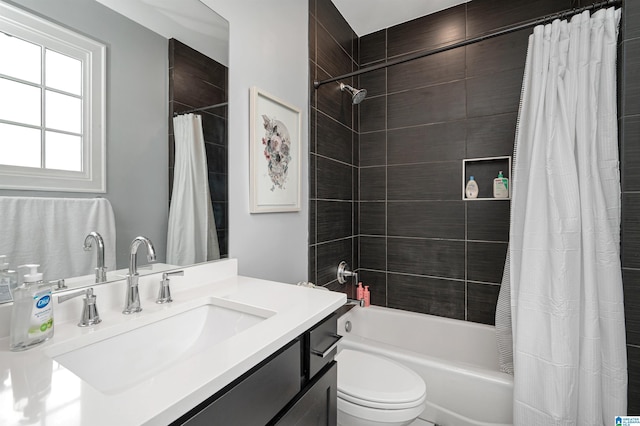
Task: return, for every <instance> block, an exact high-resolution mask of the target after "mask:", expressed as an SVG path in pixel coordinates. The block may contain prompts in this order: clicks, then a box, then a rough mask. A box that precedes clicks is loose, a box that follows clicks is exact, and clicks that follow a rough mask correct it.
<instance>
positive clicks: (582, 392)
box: [508, 8, 627, 426]
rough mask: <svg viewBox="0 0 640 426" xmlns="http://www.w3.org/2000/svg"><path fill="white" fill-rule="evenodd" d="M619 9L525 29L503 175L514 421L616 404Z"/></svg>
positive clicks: (621, 329) (593, 416) (622, 385)
mask: <svg viewBox="0 0 640 426" xmlns="http://www.w3.org/2000/svg"><path fill="white" fill-rule="evenodd" d="M619 21H620V10H617V11H616V10H614V9H613V8H610V9H606V10H604V9H603V10H599V11H598V12H596V13H594V15H593V16H590V15H589V12H584V13H582V14H580V15H576V16H574V17H573V18H572V19H571V21H570V22H567V21H558V20H557V21H555V22H553V23H552V24H549V25H545V26H538V27H536V28H535V29H534V32H533V35H531V37H530V39H529V50H528V55H527V64H526V68H525V76H524V81H523V91H522V99H521V107H520V117H519V123H518V131H517V137H516V152H515V154H514V155H515V165H514V174H513V180H512V189H513V194H512V196H513V199H512V206H511V208H512V214H511V233H510V248H509V252H508V256H509V261H510V282H511V309H512V312H511V313H512V321H513V339H514V343H513V345H514V346H513V347H514V370H515V374H514V424H515V425H563V426H565V425H605V424H613V423H614V416H618V415H624V414H625V413H626V396H627V366H626V346H625V326H624V309H623V293H622V277H621V267H620V253H619V242H620V241H619V240H620V198H621V195H620V179H619V165H618V140H617V137H618V134H617V117H616V40H617V33H618V26H619Z"/></svg>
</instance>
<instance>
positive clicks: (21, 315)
mask: <svg viewBox="0 0 640 426" xmlns="http://www.w3.org/2000/svg"><path fill="white" fill-rule="evenodd" d="M39 266H40V265H22V266H19V268H27V269H29V273H28V274H25V276H24V280H23V283H22V284H20V285H19V286H18V287H16V289H15V290H14V292H13V309H12V310H11V329H10V332H9V349H11V350H12V351H22V350H25V349H29V348H30V347H32V346H35V345H37V344H39V343H42V342H44V341H46V340H48V339H50V338H51V337H52V336H53V299H52V298H51V286H50V285H49V284H48V283H45V282H44V281H43V279H42V273H40V272H38V267H39Z"/></svg>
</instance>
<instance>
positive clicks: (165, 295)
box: [156, 270, 184, 303]
mask: <svg viewBox="0 0 640 426" xmlns="http://www.w3.org/2000/svg"><path fill="white" fill-rule="evenodd" d="M183 275H184V271H183V270H180V271H173V272H163V273H162V281H160V289H159V290H158V299H156V303H171V302H173V299H172V298H171V288H169V283H170V280H169V277H173V276H180V277H181V276H183Z"/></svg>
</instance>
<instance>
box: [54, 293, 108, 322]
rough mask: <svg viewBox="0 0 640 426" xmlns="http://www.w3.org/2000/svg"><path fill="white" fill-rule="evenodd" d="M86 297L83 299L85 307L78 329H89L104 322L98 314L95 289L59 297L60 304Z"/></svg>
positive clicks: (83, 307)
mask: <svg viewBox="0 0 640 426" xmlns="http://www.w3.org/2000/svg"><path fill="white" fill-rule="evenodd" d="M82 295H85V298H84V299H83V302H84V305H83V306H82V317H81V318H80V322H79V323H78V327H88V326H90V325H96V324H99V323H100V322H101V321H102V320H101V319H100V315H99V314H98V307H97V306H96V296H95V295H94V294H93V288H88V289H86V290H80V291H76V292H74V293H69V294H65V295H63V296H58V303H63V302H66V301H67V300H69V299H73V298H75V297H78V296H82Z"/></svg>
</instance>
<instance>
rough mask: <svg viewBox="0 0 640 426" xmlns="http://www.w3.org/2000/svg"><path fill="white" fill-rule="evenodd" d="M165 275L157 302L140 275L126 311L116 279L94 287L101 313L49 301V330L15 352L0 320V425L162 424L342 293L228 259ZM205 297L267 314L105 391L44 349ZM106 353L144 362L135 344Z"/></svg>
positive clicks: (322, 313)
mask: <svg viewBox="0 0 640 426" xmlns="http://www.w3.org/2000/svg"><path fill="white" fill-rule="evenodd" d="M171 282H172V284H171V292H172V296H173V299H174V302H173V303H171V304H168V305H157V304H155V303H154V300H155V296H156V293H157V290H158V283H159V278H158V276H157V275H149V276H145V277H141V278H140V292H141V304H142V307H143V311H142V312H140V313H138V314H134V315H129V316H127V315H123V314H121V313H120V312H121V310H122V300H123V299H124V294H125V293H124V288H125V287H124V282H122V281H121V282H116V283H112V284H107V285H102V286H96V287H94V291H95V294H96V295H97V297H98V308H99V311H100V315H101V317H102V323H100V324H98V325H97V326H94V327H89V328H80V327H77V326H76V323H77V322H78V319H79V317H80V312H81V309H82V308H81V306H82V305H81V303H82V302H81V300H80V299H81V298H76V299H73V300H71V301H68V302H65V303H64V304H61V305H58V304H57V303H56V304H55V305H54V313H55V318H54V321H55V322H54V324H55V334H54V337H53V338H52V339H51V340H50V341H48V342H45V343H43V344H41V345H39V346H36V347H34V348H32V349H29V350H27V351H24V352H10V351H9V339H8V337H6V333H5V334H3V329H4V330H6V325H5V327H3V328H0V425H3V426H4V425H22V424H32V425H48V426H53V425H61V426H62V425H64V426H74V425H91V426H101V425H104V426H107V425H108V426H113V425H118V426H125V425H141V424H148V425H166V424H168V423H170V422H171V421H173V420H175V419H177V418H178V417H180V416H181V415H182V414H184V413H186V412H187V411H188V410H189V409H191V408H193V407H194V406H195V405H197V404H198V403H200V402H202V401H203V400H205V399H206V398H207V397H209V396H211V395H213V394H214V393H215V392H217V391H218V390H220V389H222V388H223V387H224V386H226V385H227V384H229V383H231V382H232V381H233V380H234V379H236V378H237V377H239V376H240V375H242V374H243V373H245V372H247V371H248V370H250V369H251V368H252V367H253V366H255V365H256V364H258V363H259V362H260V361H262V360H264V359H265V358H267V357H268V356H269V355H271V354H272V353H274V352H275V351H276V350H278V349H279V348H280V347H282V346H283V345H285V344H286V343H288V342H289V341H291V340H292V339H294V338H296V337H297V336H299V335H300V334H302V333H303V332H304V331H306V330H307V329H308V328H310V327H312V326H313V325H315V324H316V323H317V322H319V321H320V320H322V319H323V318H325V317H326V316H327V315H329V314H330V313H331V312H333V311H334V310H336V309H337V308H338V307H340V306H341V305H343V304H344V302H345V299H346V297H345V295H344V294H342V293H335V292H329V291H321V290H317V289H310V288H304V287H300V286H295V285H290V284H282V283H276V282H272V281H265V280H259V279H255V278H248V277H242V276H237V261H236V260H234V259H230V260H224V261H219V262H214V263H209V264H203V265H197V266H193V267H189V268H185V276H184V277H173V278H172V279H171ZM211 297H215V298H221V299H228V300H231V301H234V302H238V303H242V304H245V305H251V306H255V307H256V308H260V309H263V310H267V311H272V312H275V314H273V315H272V316H270V317H269V318H267V319H265V320H263V321H261V322H260V323H258V324H256V325H254V326H252V327H250V328H248V329H247V330H245V331H243V332H241V333H239V334H237V335H236V336H234V337H232V338H230V339H228V340H225V341H223V342H221V343H219V344H217V345H215V346H212V347H209V348H207V349H205V350H202V351H200V352H198V353H196V354H193V355H191V356H190V357H188V358H187V359H183V360H181V361H179V362H176V363H175V364H174V365H171V366H169V367H167V368H164V369H162V370H161V371H158V372H157V373H154V375H153V376H152V377H149V378H148V379H145V380H142V381H140V382H139V383H137V384H136V385H134V386H132V387H130V388H127V389H124V390H121V391H118V392H113V393H110V394H105V393H102V392H100V391H98V390H97V389H94V388H93V387H92V386H91V385H89V384H88V383H86V382H85V381H83V380H82V379H80V378H79V377H78V376H76V375H75V374H74V373H73V372H71V371H70V370H68V369H66V368H65V367H63V366H62V365H60V364H59V363H58V362H56V361H54V360H53V359H52V358H51V357H50V354H51V353H55V352H60V351H64V350H65V348H67V347H74V345H75V346H77V345H78V344H79V343H78V342H81V343H80V344H82V345H85V344H87V343H90V342H96V341H100V340H103V339H105V338H108V337H111V336H113V335H114V334H117V333H121V332H123V331H127V330H129V329H135V328H137V327H139V326H140V325H142V324H145V323H149V322H151V321H156V320H160V319H164V318H168V317H171V316H172V315H174V314H175V313H177V312H180V311H181V310H184V309H185V307H186V306H189V305H193V304H197V303H198V301H200V300H203V299H208V298H211ZM54 299H55V300H57V297H54ZM7 307H8V306H0V310H3V309H4V312H0V319H2V320H3V322H4V321H6V318H7V315H6V310H7ZM161 338H162V336H158V339H161ZM48 354H49V355H48ZM113 356H114V357H130V358H131V359H132V362H141V361H142V362H144V360H139V359H136V357H135V353H132V354H127V353H114V354H113ZM87 362H88V363H91V362H92V360H90V359H88V360H87ZM95 368H97V369H99V368H100V365H96V366H95Z"/></svg>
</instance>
